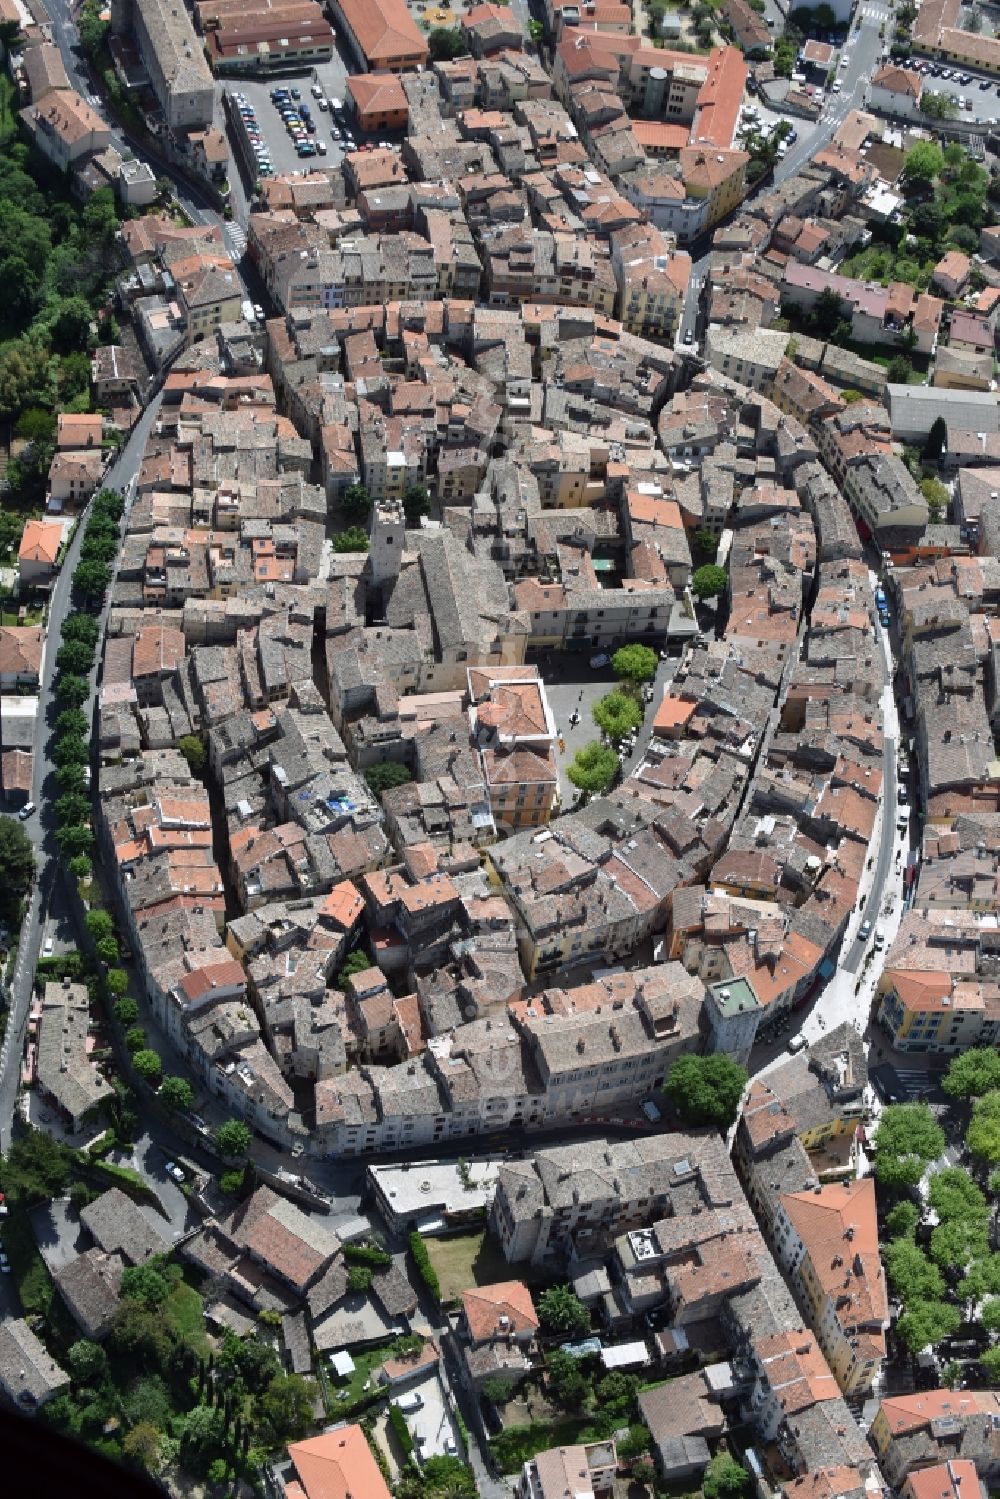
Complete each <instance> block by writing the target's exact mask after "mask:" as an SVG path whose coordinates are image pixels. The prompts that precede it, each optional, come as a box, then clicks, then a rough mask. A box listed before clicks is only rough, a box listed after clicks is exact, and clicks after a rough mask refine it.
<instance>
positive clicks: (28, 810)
mask: <svg viewBox="0 0 1000 1499" xmlns="http://www.w3.org/2000/svg"><path fill="white" fill-rule="evenodd" d="M37 810H38V808H37V807H36V806H35V804H34V802H25V804H24V806H23V807H22V808H21V810H20V812H18V814H17V815H18V817H19V818H20V819H21V821H22V822H27V820H28V818H29V817H30V816H31V814H32V812H37Z"/></svg>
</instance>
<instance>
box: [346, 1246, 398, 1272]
mask: <svg viewBox="0 0 1000 1499" xmlns="http://www.w3.org/2000/svg"><path fill="white" fill-rule="evenodd" d="M344 1259H345V1260H346V1261H347V1263H348V1264H349V1265H370V1266H371V1267H372V1269H373V1270H382V1269H384V1268H385V1267H386V1266H387V1265H391V1264H392V1255H391V1254H386V1252H385V1250H384V1249H376V1248H375V1246H374V1244H345V1245H344Z"/></svg>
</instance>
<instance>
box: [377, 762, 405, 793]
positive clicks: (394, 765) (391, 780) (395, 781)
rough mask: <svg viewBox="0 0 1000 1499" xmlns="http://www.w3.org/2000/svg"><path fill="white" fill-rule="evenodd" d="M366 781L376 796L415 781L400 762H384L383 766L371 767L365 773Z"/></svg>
mask: <svg viewBox="0 0 1000 1499" xmlns="http://www.w3.org/2000/svg"><path fill="white" fill-rule="evenodd" d="M365 780H366V781H367V782H368V785H369V787H370V789H371V791H372V793H373V794H374V795H375V796H381V795H382V793H383V791H390V790H391V789H392V787H393V786H405V785H406V784H407V782H408V781H412V780H413V776H412V774H411V772H410V771H408V770H407V768H406V766H405V765H400V763H399V761H398V760H384V761H383V762H382V764H381V765H371V766H369V768H368V769H367V770H366V771H365Z"/></svg>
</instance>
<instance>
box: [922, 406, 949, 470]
mask: <svg viewBox="0 0 1000 1499" xmlns="http://www.w3.org/2000/svg"><path fill="white" fill-rule="evenodd" d="M947 441H948V426H947V423H946V422H945V419H944V417H943V416H937V417H935V418H934V420H933V422H932V423H931V426H930V431H929V432H928V433H927V441H926V442H925V443H924V447H923V458H924V461H925V462H926V463H939V462H940V461H941V455H942V453H943V452H944V449H945V444H946V443H947Z"/></svg>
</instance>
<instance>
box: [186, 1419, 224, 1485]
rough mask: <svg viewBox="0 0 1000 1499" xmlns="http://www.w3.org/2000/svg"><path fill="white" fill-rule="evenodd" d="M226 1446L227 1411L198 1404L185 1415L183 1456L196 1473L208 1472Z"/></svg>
mask: <svg viewBox="0 0 1000 1499" xmlns="http://www.w3.org/2000/svg"><path fill="white" fill-rule="evenodd" d="M225 1446H226V1417H225V1412H224V1411H223V1410H221V1409H220V1408H219V1407H218V1406H211V1405H196V1406H195V1408H194V1410H192V1411H189V1412H188V1414H187V1415H186V1416H185V1417H184V1426H183V1435H182V1437H181V1457H182V1459H183V1461H184V1464H185V1466H186V1467H190V1468H191V1469H192V1471H194V1472H195V1473H207V1472H208V1469H209V1467H210V1466H211V1464H212V1463H213V1462H214V1461H215V1460H216V1458H218V1457H221V1456H222V1454H223V1451H224V1450H225Z"/></svg>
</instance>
